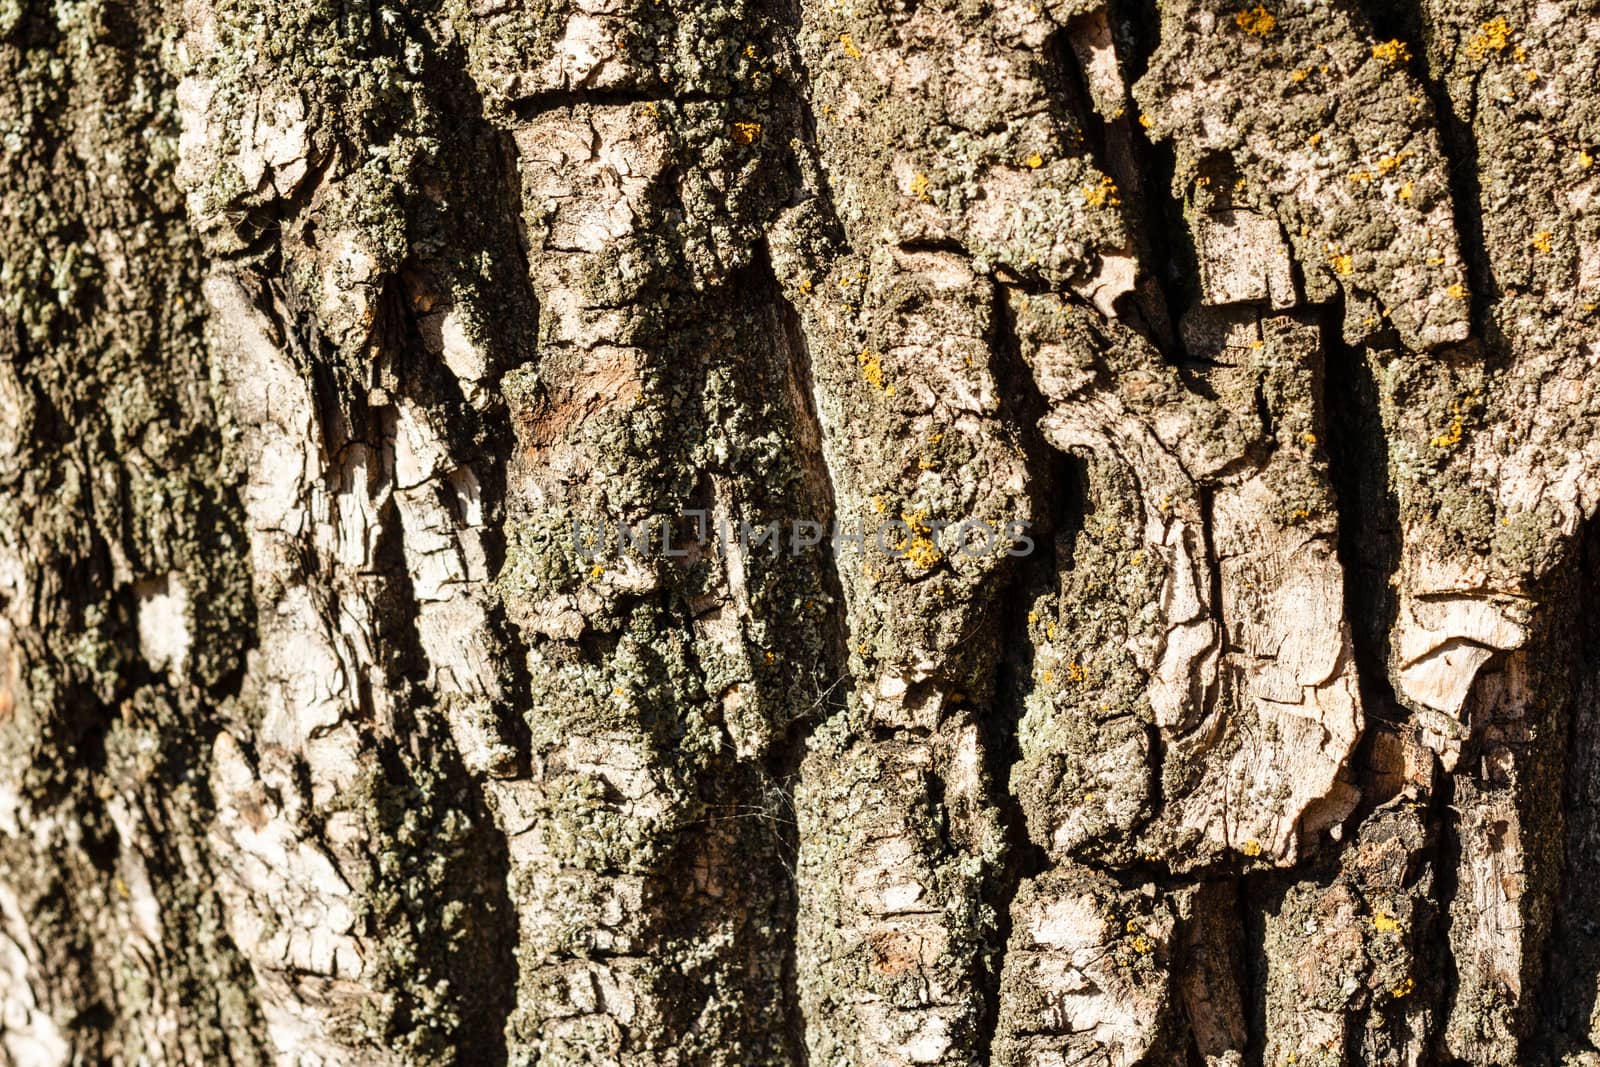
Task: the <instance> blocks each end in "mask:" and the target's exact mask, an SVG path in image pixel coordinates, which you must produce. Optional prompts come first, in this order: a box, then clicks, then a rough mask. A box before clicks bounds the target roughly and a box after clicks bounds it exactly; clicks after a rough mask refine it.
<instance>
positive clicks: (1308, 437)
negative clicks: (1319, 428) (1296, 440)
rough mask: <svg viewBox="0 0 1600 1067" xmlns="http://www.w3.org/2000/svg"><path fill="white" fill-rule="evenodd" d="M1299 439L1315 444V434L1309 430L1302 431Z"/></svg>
mask: <svg viewBox="0 0 1600 1067" xmlns="http://www.w3.org/2000/svg"><path fill="white" fill-rule="evenodd" d="M1300 440H1302V441H1304V442H1305V443H1306V444H1308V445H1315V444H1316V443H1317V435H1316V434H1314V433H1310V432H1307V433H1303V434H1301V435H1300Z"/></svg>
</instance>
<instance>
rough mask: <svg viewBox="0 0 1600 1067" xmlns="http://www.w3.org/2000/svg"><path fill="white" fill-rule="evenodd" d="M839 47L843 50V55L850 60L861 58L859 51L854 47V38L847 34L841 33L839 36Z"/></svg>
mask: <svg viewBox="0 0 1600 1067" xmlns="http://www.w3.org/2000/svg"><path fill="white" fill-rule="evenodd" d="M839 45H840V47H841V48H843V49H844V54H845V55H847V56H849V57H850V58H851V59H860V58H861V49H859V48H857V47H856V42H855V38H853V37H851V36H850V35H849V34H848V33H841V34H840V35H839Z"/></svg>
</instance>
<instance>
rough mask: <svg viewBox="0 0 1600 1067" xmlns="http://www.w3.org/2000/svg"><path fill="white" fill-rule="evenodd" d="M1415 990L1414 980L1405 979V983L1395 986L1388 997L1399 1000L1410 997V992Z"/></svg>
mask: <svg viewBox="0 0 1600 1067" xmlns="http://www.w3.org/2000/svg"><path fill="white" fill-rule="evenodd" d="M1416 988H1417V982H1416V979H1414V978H1407V979H1406V980H1405V981H1403V982H1401V983H1400V984H1399V985H1397V986H1395V987H1394V988H1393V989H1391V990H1389V995H1390V996H1392V997H1394V999H1396V1000H1399V999H1400V998H1401V997H1407V996H1410V995H1411V991H1412V990H1414V989H1416Z"/></svg>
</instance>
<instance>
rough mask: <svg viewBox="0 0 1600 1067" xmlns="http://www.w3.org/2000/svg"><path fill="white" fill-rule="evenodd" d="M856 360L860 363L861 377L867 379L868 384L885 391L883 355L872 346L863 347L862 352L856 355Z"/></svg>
mask: <svg viewBox="0 0 1600 1067" xmlns="http://www.w3.org/2000/svg"><path fill="white" fill-rule="evenodd" d="M856 362H857V363H858V364H859V365H860V367H861V377H863V378H865V379H866V380H867V384H868V385H870V386H872V387H873V388H874V389H876V390H878V391H879V392H880V393H881V392H883V391H885V389H886V386H885V385H884V384H883V359H882V357H881V356H879V355H878V353H876V352H874V351H873V350H872V349H870V348H863V349H862V350H861V354H860V355H858V356H857V357H856Z"/></svg>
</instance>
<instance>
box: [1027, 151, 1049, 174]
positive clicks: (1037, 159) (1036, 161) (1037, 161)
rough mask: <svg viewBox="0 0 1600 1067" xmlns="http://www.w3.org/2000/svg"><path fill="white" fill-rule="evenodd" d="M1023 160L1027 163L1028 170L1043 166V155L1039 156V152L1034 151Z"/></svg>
mask: <svg viewBox="0 0 1600 1067" xmlns="http://www.w3.org/2000/svg"><path fill="white" fill-rule="evenodd" d="M1024 162H1026V163H1027V164H1028V168H1029V169H1030V170H1038V169H1039V168H1040V167H1042V166H1044V157H1043V156H1041V155H1040V154H1039V153H1037V152H1035V153H1034V154H1033V155H1031V156H1029V157H1028V158H1027V159H1026V160H1025V161H1024Z"/></svg>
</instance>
